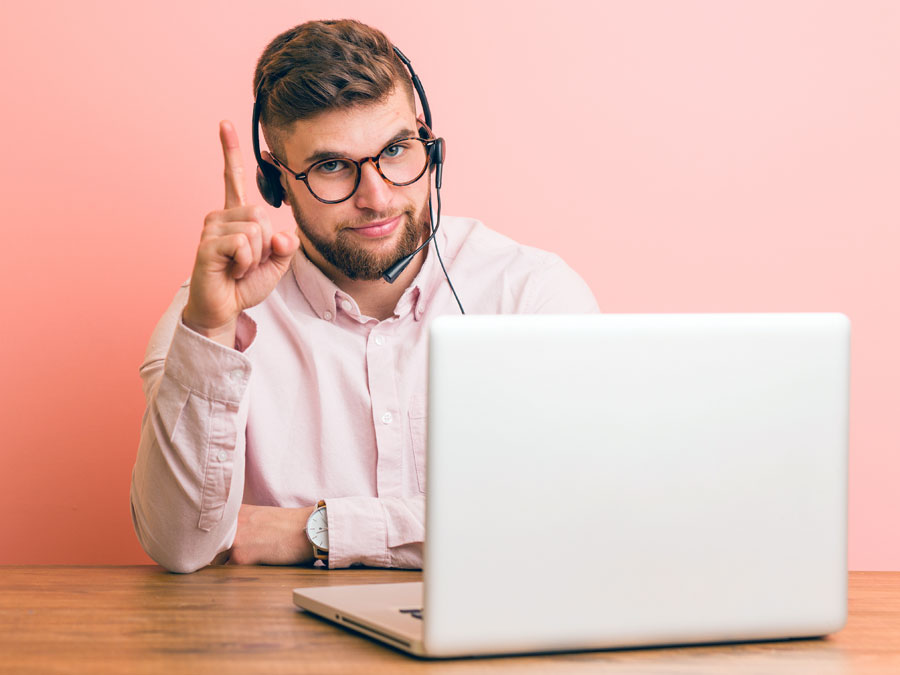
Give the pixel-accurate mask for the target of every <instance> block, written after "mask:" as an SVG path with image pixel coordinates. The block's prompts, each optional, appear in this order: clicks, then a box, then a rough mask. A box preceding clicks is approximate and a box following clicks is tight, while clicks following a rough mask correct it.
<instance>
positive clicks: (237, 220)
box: [131, 21, 597, 572]
mask: <svg viewBox="0 0 900 675" xmlns="http://www.w3.org/2000/svg"><path fill="white" fill-rule="evenodd" d="M254 91H256V92H257V97H258V101H260V103H261V109H262V113H261V122H262V128H263V132H264V134H265V138H266V141H267V143H268V145H269V148H270V149H271V151H272V154H271V155H270V154H269V153H263V157H264V160H265V161H267V162H269V163H271V165H272V166H277V167H278V170H279V171H280V176H279V180H280V186H281V189H283V192H284V201H285V202H286V203H288V204H289V205H290V207H291V209H292V211H293V214H294V219H295V220H296V222H297V231H296V233H293V232H279V233H273V231H272V227H271V225H270V223H269V220H268V216H267V214H266V211H265V210H264V209H263V208H262V207H261V206H259V205H256V204H254V203H252V202H251V201H250V200H249V199H248V195H247V193H246V192H245V184H244V171H243V168H242V166H241V159H240V152H239V148H238V139H237V135H236V133H235V131H234V128H233V126H232V125H231V124H230V123H229V122H223V123H222V124H221V125H220V130H219V133H220V138H221V141H222V149H223V152H224V155H225V208H224V209H223V210H220V211H213V212H211V213H209V214H208V215H207V216H206V220H205V222H204V225H203V232H202V235H201V241H200V245H199V248H198V250H197V257H196V262H195V265H194V270H193V272H192V274H191V279H190V281H189V282H188V283H185V284H184V285H183V286H182V287H181V288H180V289H179V291H178V293H177V294H176V296H175V299H174V301H173V302H172V305H171V306H170V308H169V310H168V311H167V312H166V313H165V315H164V316H163V318H162V320H161V321H160V322H159V324H158V326H157V327H156V330H155V331H154V333H153V336H152V338H151V340H150V344H149V347H148V349H147V354H146V358H145V361H144V363H143V365H142V366H141V377H142V379H143V383H144V393H145V396H146V399H147V408H146V412H145V414H144V419H143V424H142V430H141V442H140V447H139V449H138V455H137V461H136V463H135V467H134V473H133V477H132V485H131V505H132V519H133V521H134V526H135V531H136V532H137V536H138V539H139V540H140V542H141V545H142V546H143V547H144V550H146V551H147V553H148V554H149V555H150V556H151V557H152V558H153V559H154V560H156V561H157V562H158V563H159V564H160V565H162V566H163V567H165V568H167V569H169V570H172V571H176V572H192V571H194V570H197V569H199V568H201V567H203V566H205V565H208V564H210V563H214V562H215V563H218V562H224V561H226V560H227V561H230V562H232V563H250V564H275V565H292V564H304V563H306V564H309V563H312V562H314V559H315V558H319V559H320V560H323V562H324V563H325V564H326V565H327V566H328V567H332V568H335V567H347V566H349V565H352V564H366V565H373V566H384V567H409V568H416V567H421V564H422V558H421V556H422V542H423V540H424V534H425V533H424V493H425V487H426V486H425V410H426V407H425V374H426V358H427V357H426V348H427V334H428V333H427V331H428V325H429V322H430V321H431V320H432V319H433V318H434V317H436V316H438V315H441V314H456V313H459V307H458V305H457V302H456V300H455V298H454V296H453V293H452V292H451V290H450V287H449V285H448V282H447V280H446V279H445V277H444V273H443V272H442V269H441V265H440V261H439V260H437V259H436V255H435V251H434V250H433V249H434V245H435V244H437V245H438V251H439V252H440V254H441V255H442V256H443V262H444V264H445V266H446V270H447V273H448V274H449V277H450V278H451V279H452V280H453V284H454V286H455V288H456V290H457V293H458V295H459V299H460V300H461V302H462V303H463V306H464V307H465V310H466V312H467V313H470V314H497V313H540V312H545V313H585V312H596V311H597V305H596V302H595V300H594V297H593V295H592V294H591V291H590V290H589V289H588V287H587V286H586V284H585V283H584V282H583V281H582V280H581V279H580V278H579V277H578V276H577V275H576V274H575V273H574V272H573V271H572V270H571V269H570V268H569V267H568V266H566V265H565V263H563V262H562V260H561V259H560V258H559V257H557V256H555V255H553V254H550V253H546V252H543V251H539V250H537V249H534V248H530V247H526V246H521V245H518V244H516V243H515V242H513V241H511V240H510V239H508V238H506V237H504V236H502V235H500V234H497V233H495V232H492V231H491V230H488V229H487V228H486V227H484V225H482V224H481V223H479V222H477V221H475V220H471V219H465V218H451V217H443V218H442V219H441V221H440V227H439V229H438V231H437V234H436V236H435V239H434V241H433V242H431V243H428V245H427V246H426V248H424V249H423V250H422V251H421V252H420V253H418V254H417V255H416V256H415V257H414V258H413V259H412V262H411V263H410V264H409V266H408V267H406V269H405V270H404V271H403V272H402V273H401V274H400V275H399V277H398V278H397V279H396V281H394V283H388V282H387V281H384V280H383V279H382V274H383V273H384V272H385V270H386V269H387V268H389V267H390V266H391V265H392V264H393V263H394V262H396V261H397V260H399V259H401V258H403V257H405V256H407V255H409V254H411V253H412V252H414V251H415V250H416V248H417V247H418V246H419V245H421V244H422V243H424V242H425V241H426V238H427V236H428V235H429V234H430V232H431V217H430V209H429V192H430V181H431V174H432V170H433V168H434V167H433V161H432V160H431V159H430V158H429V155H428V145H429V144H428V143H427V141H428V140H430V139H433V136H431V132H430V130H429V129H427V127H425V125H424V122H423V121H422V120H420V119H417V118H416V107H415V98H414V90H413V86H412V83H411V80H410V76H409V74H408V72H407V71H406V70H405V68H404V66H403V64H402V62H401V61H400V60H399V59H398V57H397V56H396V55H395V53H394V51H393V48H392V45H391V43H390V42H389V41H388V40H387V38H386V37H385V36H384V35H383V34H382V33H380V32H379V31H377V30H374V29H372V28H370V27H368V26H364V25H362V24H360V23H357V22H355V21H317V22H310V23H306V24H303V25H301V26H297V27H296V28H293V29H291V30H289V31H287V32H285V33H283V34H282V35H279V36H278V37H277V38H275V40H273V41H272V43H271V44H270V45H269V46H268V47H267V48H266V50H265V51H264V52H263V54H262V56H261V57H260V59H259V62H258V64H257V69H256V75H255V78H254ZM420 132H421V133H420ZM416 174H418V177H416ZM527 365H528V364H522V367H523V368H525V367H527ZM473 386H477V383H473ZM460 423H461V424H464V423H465V420H460ZM474 497H475V496H474V495H473V498H474ZM314 512H315V517H314V518H313V521H312V522H313V523H314V525H313V526H311V531H312V530H314V529H316V528H318V529H321V528H322V527H327V533H328V537H327V544H324V545H323V543H322V541H317V544H318V545H319V546H317V547H316V548H315V549H314V547H313V545H312V543H311V541H310V539H309V537H308V535H307V524H308V523H309V522H310V518H311V516H312V515H313V513H314ZM314 540H315V537H314ZM323 541H324V540H323ZM326 549H327V550H326Z"/></svg>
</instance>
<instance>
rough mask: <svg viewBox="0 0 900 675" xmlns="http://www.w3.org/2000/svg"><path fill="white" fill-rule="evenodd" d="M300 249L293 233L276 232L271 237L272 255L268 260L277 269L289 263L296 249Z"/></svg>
mask: <svg viewBox="0 0 900 675" xmlns="http://www.w3.org/2000/svg"><path fill="white" fill-rule="evenodd" d="M299 247H300V239H299V238H298V237H297V235H296V234H294V233H293V232H277V233H275V234H273V235H272V253H271V255H270V258H274V260H273V262H274V263H275V264H276V265H278V266H279V267H282V266H286V265H287V264H288V263H290V261H291V259H292V258H293V257H294V254H295V253H296V252H297V249H298V248H299Z"/></svg>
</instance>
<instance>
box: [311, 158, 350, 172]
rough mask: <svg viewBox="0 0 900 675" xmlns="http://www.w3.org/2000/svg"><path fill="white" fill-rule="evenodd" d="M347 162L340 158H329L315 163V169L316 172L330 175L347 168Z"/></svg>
mask: <svg viewBox="0 0 900 675" xmlns="http://www.w3.org/2000/svg"><path fill="white" fill-rule="evenodd" d="M347 166H348V164H347V162H345V161H344V160H342V159H329V160H328V161H327V162H322V163H321V164H317V165H316V171H317V172H318V173H322V174H326V175H331V174H336V173H340V172H341V171H344V170H346V169H347Z"/></svg>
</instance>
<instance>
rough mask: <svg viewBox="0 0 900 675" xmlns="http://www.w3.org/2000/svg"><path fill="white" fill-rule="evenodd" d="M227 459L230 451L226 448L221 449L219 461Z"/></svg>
mask: <svg viewBox="0 0 900 675" xmlns="http://www.w3.org/2000/svg"><path fill="white" fill-rule="evenodd" d="M226 459H228V453H227V452H225V451H224V450H219V461H220V462H224V461H225V460H226Z"/></svg>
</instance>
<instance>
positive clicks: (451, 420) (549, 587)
mask: <svg viewBox="0 0 900 675" xmlns="http://www.w3.org/2000/svg"><path fill="white" fill-rule="evenodd" d="M849 337H850V327H849V320H848V319H847V317H845V316H843V315H840V314H716V315H700V314H697V315H684V314H682V315H676V314H671V315H603V314H601V315H590V316H552V317H551V316H523V315H515V316H465V317H455V316H447V317H439V318H437V319H435V320H434V322H433V323H432V325H431V341H430V347H429V349H430V357H429V400H428V466H427V473H428V483H427V484H428V495H427V500H428V503H427V516H426V521H427V522H426V531H427V537H426V542H425V575H424V579H425V582H424V583H425V589H424V607H425V610H424V617H425V621H424V626H423V628H424V636H423V641H424V650H425V652H426V653H428V654H430V655H433V656H453V655H475V654H496V653H507V652H535V651H549V650H562V649H591V648H604V647H625V646H636V645H649V644H678V643H691V642H707V641H730V640H753V639H770V638H782V637H802V636H812V635H822V634H826V633H829V632H832V631H835V630H837V629H839V628H840V627H841V626H842V625H843V623H844V621H845V617H846V571H847V562H846V545H847V520H846V510H847V441H848V395H849V393H848V388H849V347H850V345H849Z"/></svg>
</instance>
